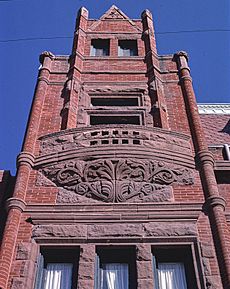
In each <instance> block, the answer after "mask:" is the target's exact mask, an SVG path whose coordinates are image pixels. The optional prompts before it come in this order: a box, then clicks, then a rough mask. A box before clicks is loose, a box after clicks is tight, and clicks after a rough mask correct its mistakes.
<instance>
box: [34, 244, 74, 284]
mask: <svg viewBox="0 0 230 289" xmlns="http://www.w3.org/2000/svg"><path fill="white" fill-rule="evenodd" d="M78 261H79V254H78V250H77V252H76V251H74V250H73V249H71V250H70V249H64V250H62V249H47V250H46V249H45V250H42V252H41V254H40V255H39V259H38V267H37V274H36V280H35V289H47V288H51V289H53V288H55V289H56V288H58V289H76V284H77V270H78Z"/></svg>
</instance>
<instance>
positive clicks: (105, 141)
mask: <svg viewBox="0 0 230 289" xmlns="http://www.w3.org/2000/svg"><path fill="white" fill-rule="evenodd" d="M101 143H102V144H109V141H108V140H102V141H101Z"/></svg>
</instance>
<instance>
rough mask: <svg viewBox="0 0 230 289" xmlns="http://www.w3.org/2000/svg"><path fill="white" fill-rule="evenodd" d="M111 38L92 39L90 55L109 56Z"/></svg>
mask: <svg viewBox="0 0 230 289" xmlns="http://www.w3.org/2000/svg"><path fill="white" fill-rule="evenodd" d="M108 55H109V39H92V40H91V49H90V56H108Z"/></svg>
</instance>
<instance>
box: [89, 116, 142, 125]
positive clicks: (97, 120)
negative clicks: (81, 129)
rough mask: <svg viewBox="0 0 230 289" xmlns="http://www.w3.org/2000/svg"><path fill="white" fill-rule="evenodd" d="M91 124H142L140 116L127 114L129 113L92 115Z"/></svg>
mask: <svg viewBox="0 0 230 289" xmlns="http://www.w3.org/2000/svg"><path fill="white" fill-rule="evenodd" d="M90 124H91V125H99V124H136V125H139V124H140V117H139V116H127V115H119V116H114V115H104V116H101V115H100V116H95V115H91V116H90Z"/></svg>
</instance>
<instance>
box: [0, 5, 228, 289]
mask: <svg viewBox="0 0 230 289" xmlns="http://www.w3.org/2000/svg"><path fill="white" fill-rule="evenodd" d="M40 62H41V67H40V70H39V76H38V80H37V85H36V89H35V95H34V100H33V104H32V109H31V113H30V117H29V121H28V126H27V130H26V133H25V138H24V143H23V147H22V151H21V153H20V154H19V156H18V159H17V175H16V177H12V176H11V175H10V173H9V172H6V171H1V174H0V177H1V183H0V185H1V186H0V192H1V195H0V203H1V207H2V208H3V207H4V208H6V210H5V211H4V210H3V209H2V212H3V213H2V218H1V228H0V229H1V231H0V232H1V235H2V238H1V251H0V262H1V266H0V288H2V289H6V288H7V289H8V288H11V289H16V288H25V289H33V288H35V289H38V288H40V289H42V288H53V289H54V288H55V289H56V288H57V289H60V288H61V289H64V288H65V289H68V288H75V289H76V288H77V289H83V288H84V289H92V288H95V289H101V288H109V289H110V288H115V289H117V288H119V289H135V288H137V289H147V288H156V289H157V288H159V289H167V288H169V287H167V286H169V285H166V283H164V282H166V281H165V277H164V276H163V275H164V274H165V275H167V274H168V273H169V272H170V270H171V273H172V275H173V276H174V277H175V278H177V279H178V278H179V279H178V280H180V287H179V288H181V289H184V288H187V289H191V288H193V289H194V288H197V289H217V288H218V289H228V288H230V231H229V228H230V195H229V189H230V182H229V179H230V178H229V176H230V153H229V134H230V123H229V114H230V113H229V105H203V106H202V105H201V106H199V110H198V107H197V104H196V100H195V95H194V91H193V86H192V79H191V76H190V70H189V66H188V57H187V55H186V53H185V52H179V53H176V54H174V55H165V56H161V55H158V54H157V50H156V43H155V36H154V27H153V23H152V15H151V13H150V12H149V11H148V10H145V11H144V12H143V13H142V15H141V19H138V20H131V19H129V18H128V17H127V16H126V15H125V14H124V13H123V12H122V11H120V10H119V9H118V8H117V7H115V6H112V7H111V8H110V9H109V10H108V11H107V12H106V13H105V14H104V15H103V16H102V17H101V18H100V19H99V20H94V19H89V18H88V11H87V10H86V9H85V8H81V9H80V10H79V13H78V17H77V21H76V29H75V33H74V41H73V49H72V53H71V55H70V56H55V55H53V54H52V53H50V52H44V53H42V54H41V56H40ZM199 111H200V113H199ZM202 124H203V126H202ZM170 266H171V267H170ZM115 267H116V269H114V268H115ZM170 268H171V269H170ZM57 272H59V273H60V274H61V275H62V276H64V277H65V285H64V287H60V286H59V285H56V287H55V286H53V287H47V286H48V285H47V283H46V282H48V281H47V280H48V279H49V278H50V277H49V276H50V275H49V274H51V273H57ZM114 272H115V273H114ZM45 273H46V278H45ZM118 276H119V278H118ZM112 277H113V278H114V279H113V278H112ZM118 279H119V282H120V283H117V284H118V285H116V286H118V287H113V286H114V284H115V283H116V282H118V281H117V280H118ZM121 280H122V282H121ZM49 281H50V280H49ZM50 282H51V283H52V282H54V281H50ZM58 282H59V281H58ZM60 282H61V281H60ZM68 282H69V283H68ZM106 282H107V283H106ZM109 282H110V283H109ZM114 282H115V283H114ZM168 282H172V284H173V285H174V286H176V285H175V280H174V281H172V280H171V281H168ZM42 283H43V284H42ZM70 283H72V284H70ZM121 283H122V284H121ZM44 284H45V285H44ZM67 284H69V285H67ZM101 284H102V285H101ZM106 284H107V285H106ZM108 284H110V285H108ZM71 286H72V287H71ZM102 286H104V287H102ZM170 288H171V287H170ZM173 288H174V287H173ZM175 288H178V287H175Z"/></svg>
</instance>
